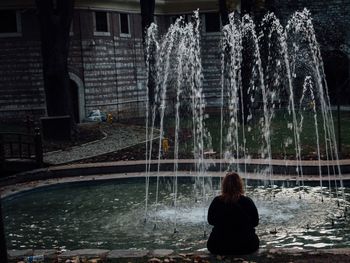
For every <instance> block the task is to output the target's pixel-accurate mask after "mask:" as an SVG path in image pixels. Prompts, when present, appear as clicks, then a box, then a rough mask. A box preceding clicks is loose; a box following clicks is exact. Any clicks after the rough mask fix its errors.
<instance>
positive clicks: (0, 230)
mask: <svg viewBox="0 0 350 263" xmlns="http://www.w3.org/2000/svg"><path fill="white" fill-rule="evenodd" d="M0 259H1V262H3V263H8V259H7V246H6V238H5V228H4V221H3V220H2V206H1V198H0Z"/></svg>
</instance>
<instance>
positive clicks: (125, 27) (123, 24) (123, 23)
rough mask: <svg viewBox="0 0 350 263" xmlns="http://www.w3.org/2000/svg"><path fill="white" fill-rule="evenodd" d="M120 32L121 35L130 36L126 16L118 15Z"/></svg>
mask: <svg viewBox="0 0 350 263" xmlns="http://www.w3.org/2000/svg"><path fill="white" fill-rule="evenodd" d="M120 32H121V33H122V34H130V30H129V16H128V14H120Z"/></svg>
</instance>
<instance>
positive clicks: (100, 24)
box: [94, 11, 109, 35]
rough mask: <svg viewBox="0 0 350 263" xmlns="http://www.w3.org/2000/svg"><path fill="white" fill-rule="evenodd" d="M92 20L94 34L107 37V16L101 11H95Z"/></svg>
mask: <svg viewBox="0 0 350 263" xmlns="http://www.w3.org/2000/svg"><path fill="white" fill-rule="evenodd" d="M94 18H95V19H94V27H95V32H94V34H95V35H109V14H108V13H107V12H103V11H95V16H94Z"/></svg>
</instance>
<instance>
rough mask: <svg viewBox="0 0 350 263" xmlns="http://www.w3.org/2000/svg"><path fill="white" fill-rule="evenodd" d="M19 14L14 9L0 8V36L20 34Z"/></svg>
mask: <svg viewBox="0 0 350 263" xmlns="http://www.w3.org/2000/svg"><path fill="white" fill-rule="evenodd" d="M20 35H21V15H20V13H19V12H18V11H15V10H0V36H5V37H10V36H20Z"/></svg>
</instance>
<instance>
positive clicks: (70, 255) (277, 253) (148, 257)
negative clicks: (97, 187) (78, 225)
mask: <svg viewBox="0 0 350 263" xmlns="http://www.w3.org/2000/svg"><path fill="white" fill-rule="evenodd" d="M8 254H9V260H10V262H17V261H18V260H25V258H26V257H28V256H33V255H42V256H44V258H45V262H67V260H77V258H79V259H80V260H82V262H157V263H160V262H164V263H165V262H203V263H204V262H248V261H249V262H291V261H293V260H297V261H298V262H310V261H312V262H349V260H350V248H331V249H286V248H270V249H260V250H259V251H258V252H256V253H253V254H251V255H240V256H225V257H222V256H215V255H211V254H210V253H208V252H206V251H196V252H193V253H175V252H174V251H173V250H171V249H155V250H136V249H134V250H121V249H117V250H105V249H78V250H67V251H58V250H54V249H47V250H42V249H38V250H33V249H25V250H9V251H8ZM88 260H90V261H88ZM94 260H95V261H94Z"/></svg>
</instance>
